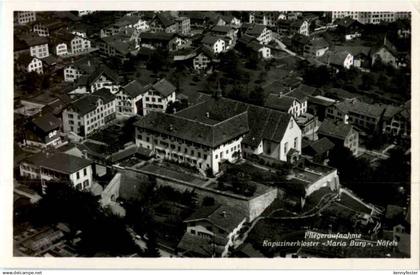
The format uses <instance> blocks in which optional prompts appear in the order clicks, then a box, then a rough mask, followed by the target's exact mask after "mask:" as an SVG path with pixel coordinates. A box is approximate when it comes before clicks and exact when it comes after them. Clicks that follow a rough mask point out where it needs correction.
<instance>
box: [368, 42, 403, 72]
mask: <svg viewBox="0 0 420 275" xmlns="http://www.w3.org/2000/svg"><path fill="white" fill-rule="evenodd" d="M371 58H372V65H373V64H375V62H376V61H377V60H380V61H381V62H382V63H384V64H388V65H391V66H393V67H395V68H398V67H400V66H401V67H403V66H404V64H406V60H404V59H405V56H404V55H403V56H402V59H403V60H400V59H401V54H400V53H399V52H398V50H397V48H396V47H395V46H394V45H393V44H392V43H391V42H390V41H389V40H387V38H386V37H385V38H384V43H383V44H382V45H381V46H379V47H377V48H374V49H372V52H371Z"/></svg>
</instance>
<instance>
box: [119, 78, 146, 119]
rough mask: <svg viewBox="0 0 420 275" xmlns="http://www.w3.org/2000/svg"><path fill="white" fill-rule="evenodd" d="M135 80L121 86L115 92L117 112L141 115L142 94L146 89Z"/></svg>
mask: <svg viewBox="0 0 420 275" xmlns="http://www.w3.org/2000/svg"><path fill="white" fill-rule="evenodd" d="M146 89H147V87H144V86H143V85H141V84H140V82H138V81H137V80H132V81H131V82H129V83H128V84H127V85H125V86H123V87H121V89H120V91H119V92H118V93H117V105H116V107H117V112H118V113H122V114H126V115H130V116H131V115H136V114H139V115H143V96H144V93H145V92H146V91H147V90H146Z"/></svg>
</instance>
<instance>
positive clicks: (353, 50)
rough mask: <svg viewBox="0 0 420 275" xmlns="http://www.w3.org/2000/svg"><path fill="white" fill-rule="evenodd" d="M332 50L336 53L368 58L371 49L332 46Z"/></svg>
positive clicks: (365, 47)
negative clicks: (343, 52)
mask: <svg viewBox="0 0 420 275" xmlns="http://www.w3.org/2000/svg"><path fill="white" fill-rule="evenodd" d="M334 50H336V51H339V52H340V51H348V52H349V53H351V54H352V55H353V56H358V55H364V56H367V57H368V56H369V55H370V51H371V47H367V46H334Z"/></svg>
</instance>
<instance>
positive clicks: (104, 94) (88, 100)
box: [70, 88, 115, 116]
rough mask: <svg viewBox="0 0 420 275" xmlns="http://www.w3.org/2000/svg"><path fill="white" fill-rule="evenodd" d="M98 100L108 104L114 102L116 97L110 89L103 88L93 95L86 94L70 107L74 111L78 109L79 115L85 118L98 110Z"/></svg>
mask: <svg viewBox="0 0 420 275" xmlns="http://www.w3.org/2000/svg"><path fill="white" fill-rule="evenodd" d="M98 99H102V100H103V101H104V103H105V104H106V103H108V102H110V101H112V100H114V99H115V96H114V95H113V94H111V92H110V91H109V90H108V89H106V88H102V89H100V90H98V91H96V92H94V93H92V94H86V95H84V96H82V97H81V98H79V99H77V100H76V101H74V102H73V103H72V104H71V105H70V106H71V107H72V108H73V109H76V110H77V112H78V113H79V115H81V116H83V115H85V114H87V113H90V112H91V111H93V110H95V109H96V106H97V102H98Z"/></svg>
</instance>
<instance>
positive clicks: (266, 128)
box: [177, 98, 291, 147]
mask: <svg viewBox="0 0 420 275" xmlns="http://www.w3.org/2000/svg"><path fill="white" fill-rule="evenodd" d="M245 111H246V112H247V113H248V127H249V133H248V134H247V135H246V136H245V137H244V139H243V141H242V142H243V143H244V144H247V145H250V146H252V147H255V146H257V145H258V144H260V142H261V141H262V139H266V140H270V141H273V142H280V141H281V140H282V139H283V136H284V133H285V132H286V130H287V126H288V125H289V121H290V119H291V115H289V114H287V113H284V112H279V111H276V110H272V109H269V108H265V107H260V106H256V105H251V104H247V103H244V102H240V101H236V100H232V99H227V98H218V99H215V98H209V99H208V100H205V101H202V102H200V103H198V104H196V105H195V106H192V107H189V108H187V109H184V110H181V111H179V112H178V113H177V115H178V116H184V117H187V118H190V119H194V120H199V121H201V120H203V119H206V113H207V112H208V113H209V114H210V117H212V116H216V117H229V116H234V115H237V114H239V113H241V112H245Z"/></svg>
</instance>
